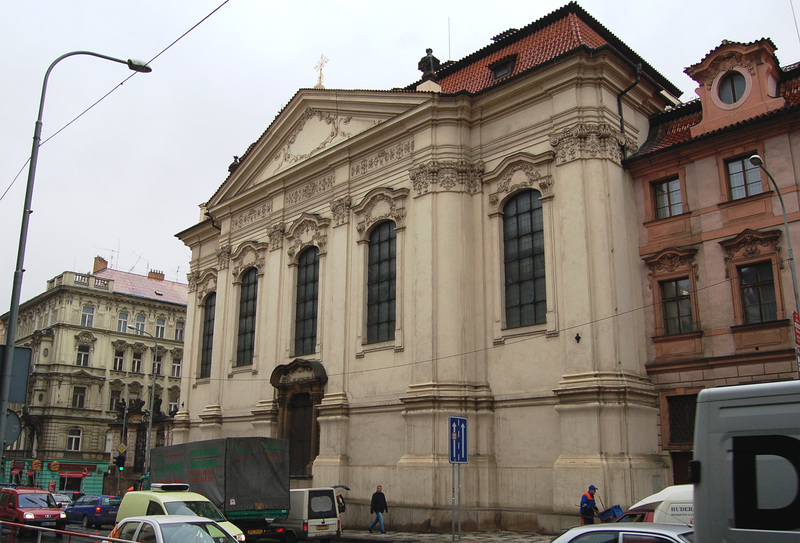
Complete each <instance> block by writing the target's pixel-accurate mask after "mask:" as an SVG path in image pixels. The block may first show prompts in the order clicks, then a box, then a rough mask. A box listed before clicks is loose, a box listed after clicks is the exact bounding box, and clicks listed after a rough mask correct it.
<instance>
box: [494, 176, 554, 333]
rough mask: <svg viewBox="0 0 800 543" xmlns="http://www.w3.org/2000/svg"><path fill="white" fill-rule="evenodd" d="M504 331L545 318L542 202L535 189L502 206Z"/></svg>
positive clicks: (514, 197) (542, 321)
mask: <svg viewBox="0 0 800 543" xmlns="http://www.w3.org/2000/svg"><path fill="white" fill-rule="evenodd" d="M503 265H504V269H505V313H506V315H505V316H506V319H505V322H506V328H518V327H520V326H528V325H531V324H542V323H544V322H546V319H547V292H546V290H545V260H544V225H543V216H542V203H541V201H540V199H539V193H538V192H537V191H535V190H526V191H522V192H520V193H518V194H516V195H515V196H513V197H511V198H510V199H509V200H508V201H507V202H506V204H505V206H504V207H503Z"/></svg>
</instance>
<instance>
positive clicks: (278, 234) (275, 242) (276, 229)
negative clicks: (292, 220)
mask: <svg viewBox="0 0 800 543" xmlns="http://www.w3.org/2000/svg"><path fill="white" fill-rule="evenodd" d="M285 234H286V225H285V224H284V223H282V222H279V223H278V224H273V225H272V226H269V227H267V236H269V250H270V251H277V250H278V249H280V248H281V247H283V236H284V235H285Z"/></svg>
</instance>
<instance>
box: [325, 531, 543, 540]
mask: <svg viewBox="0 0 800 543" xmlns="http://www.w3.org/2000/svg"><path fill="white" fill-rule="evenodd" d="M555 538H556V536H554V535H542V534H537V533H536V532H504V531H500V530H492V531H487V532H461V541H463V542H465V543H495V542H501V543H550V542H551V541H552V540H553V539H555ZM340 541H343V542H346V541H352V542H355V543H376V542H377V543H381V542H383V543H452V542H453V541H455V542H456V543H458V541H459V539H458V534H456V536H455V540H454V539H453V535H452V534H450V533H436V534H430V533H415V532H392V531H387V532H386V534H381V533H380V531H378V530H373V533H369V532H368V531H367V530H351V529H349V528H348V529H346V530H345V531H344V533H342V536H341V538H340Z"/></svg>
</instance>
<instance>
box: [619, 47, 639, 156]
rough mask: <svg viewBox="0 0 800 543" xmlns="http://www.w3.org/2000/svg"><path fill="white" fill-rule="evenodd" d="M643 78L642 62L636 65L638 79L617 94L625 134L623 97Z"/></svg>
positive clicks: (623, 153) (620, 128) (620, 129)
mask: <svg viewBox="0 0 800 543" xmlns="http://www.w3.org/2000/svg"><path fill="white" fill-rule="evenodd" d="M641 79H642V63H641V62H640V63H638V64H637V65H636V81H634V82H633V83H631V84H630V85H628V87H627V88H626V89H625V90H623V91H622V92H621V93H619V94H618V95H617V112H618V113H619V131H620V132H621V133H622V135H623V136H625V116H624V115H623V114H622V97H623V96H625V95H626V94H628V91H630V90H631V89H632V88H633V87H635V86H636V85H638V84H639V81H640V80H641ZM622 157H623V158H625V147H624V146H623V148H622Z"/></svg>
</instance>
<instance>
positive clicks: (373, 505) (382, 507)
mask: <svg viewBox="0 0 800 543" xmlns="http://www.w3.org/2000/svg"><path fill="white" fill-rule="evenodd" d="M387 511H389V506H388V505H386V496H385V495H384V494H383V487H382V486H381V485H378V490H376V491H375V492H374V493H373V494H372V501H371V502H370V504H369V513H370V515H371V514H372V513H375V520H373V521H372V524H370V525H369V526H367V530H369V533H372V529H373V528H374V527H375V525H376V524H378V523H380V525H381V533H382V534H385V533H386V527H385V526H384V524H383V513H384V512H387Z"/></svg>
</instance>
